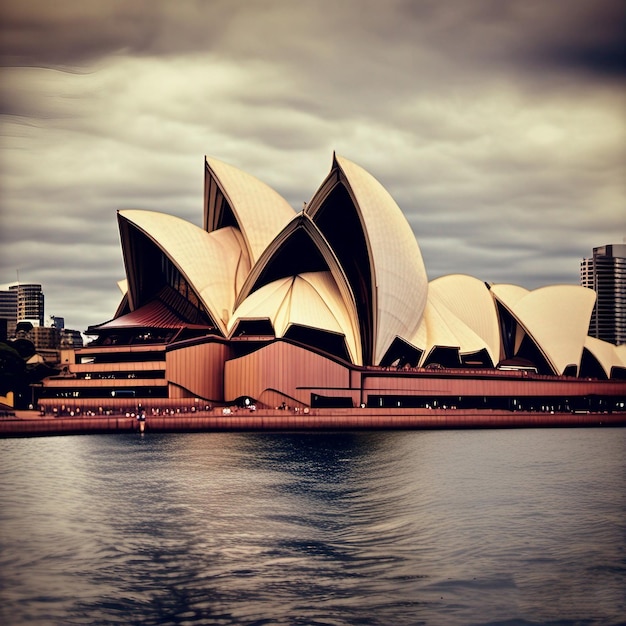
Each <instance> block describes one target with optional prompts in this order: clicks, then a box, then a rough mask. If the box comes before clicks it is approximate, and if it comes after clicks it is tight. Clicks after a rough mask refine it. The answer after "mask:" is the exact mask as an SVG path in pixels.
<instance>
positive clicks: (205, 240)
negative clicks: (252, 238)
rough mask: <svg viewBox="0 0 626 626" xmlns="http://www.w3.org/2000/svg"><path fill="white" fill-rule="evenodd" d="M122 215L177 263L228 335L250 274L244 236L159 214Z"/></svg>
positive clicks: (230, 230)
mask: <svg viewBox="0 0 626 626" xmlns="http://www.w3.org/2000/svg"><path fill="white" fill-rule="evenodd" d="M119 214H120V216H121V217H122V218H124V219H125V220H127V221H128V222H130V223H131V224H132V225H134V226H135V227H136V228H138V229H139V230H141V231H142V232H143V233H144V234H145V235H146V236H147V237H149V238H150V239H151V240H152V241H153V242H154V243H155V244H156V245H157V246H158V247H159V248H160V249H161V250H162V251H163V253H164V254H165V255H166V256H167V257H168V258H169V259H170V260H171V261H172V263H174V265H175V266H176V267H177V269H178V270H179V271H180V272H181V274H182V275H183V276H184V277H185V279H186V280H187V282H188V283H189V285H190V286H191V287H192V288H193V289H194V291H195V293H196V295H197V296H198V298H199V299H200V301H201V302H202V303H203V305H204V306H205V307H206V309H207V311H208V312H209V313H210V314H211V316H212V317H213V319H214V321H215V322H216V323H217V324H218V325H219V327H220V329H221V330H222V332H223V333H224V334H226V324H227V322H228V320H229V318H230V314H231V312H232V310H233V306H234V302H235V296H236V293H237V291H238V289H239V288H240V287H241V285H242V284H243V282H244V281H245V278H246V276H247V275H248V272H249V271H250V261H249V260H248V255H247V253H246V251H245V245H244V242H243V238H242V236H241V233H240V232H239V231H238V230H237V229H236V228H232V227H227V228H221V229H219V230H216V231H213V232H211V233H207V232H206V231H205V230H203V229H202V228H199V227H198V226H195V225H194V224H191V223H190V222H187V221H185V220H183V219H180V218H178V217H175V216H173V215H167V214H165V213H158V212H155V211H142V210H124V211H120V212H119Z"/></svg>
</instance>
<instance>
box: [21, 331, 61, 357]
mask: <svg viewBox="0 0 626 626" xmlns="http://www.w3.org/2000/svg"><path fill="white" fill-rule="evenodd" d="M28 338H29V339H30V340H31V341H32V342H33V344H34V345H35V350H37V352H39V351H41V350H58V349H59V347H60V345H61V331H60V330H59V329H58V328H54V326H34V327H33V329H32V330H31V331H30V332H29V333H28Z"/></svg>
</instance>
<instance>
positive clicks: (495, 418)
mask: <svg viewBox="0 0 626 626" xmlns="http://www.w3.org/2000/svg"><path fill="white" fill-rule="evenodd" d="M585 426H587V427H590V426H626V412H614V413H588V412H574V413H552V412H522V411H500V410H484V409H482V410H475V409H383V410H381V409H368V408H363V409H309V410H308V412H304V411H301V410H300V411H295V410H294V409H291V410H280V409H279V410H276V409H258V410H256V411H248V410H245V409H239V410H238V411H232V412H230V413H227V414H225V413H224V411H223V410H222V409H211V410H208V411H204V410H203V411H195V412H183V413H173V414H168V415H147V416H146V419H145V423H144V429H145V432H220V431H224V432H232V431H241V432H255V431H256V432H258V431H269V432H281V431H282V432H290V431H340V430H420V429H463V428H546V427H585ZM139 429H140V422H139V421H138V420H137V417H136V416H135V415H134V414H127V413H118V414H110V415H102V416H100V415H85V416H81V417H76V416H73V417H72V416H61V417H51V416H50V415H43V416H42V415H41V414H40V412H39V411H16V412H15V416H11V417H4V418H2V419H0V437H4V438H6V437H30V436H46V435H78V434H96V433H132V432H138V431H139Z"/></svg>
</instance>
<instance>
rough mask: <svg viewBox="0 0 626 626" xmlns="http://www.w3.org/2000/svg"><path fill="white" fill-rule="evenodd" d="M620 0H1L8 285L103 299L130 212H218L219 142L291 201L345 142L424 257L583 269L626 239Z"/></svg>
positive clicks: (528, 272)
mask: <svg viewBox="0 0 626 626" xmlns="http://www.w3.org/2000/svg"><path fill="white" fill-rule="evenodd" d="M624 6H625V5H624V3H623V1H622V0H569V1H568V2H566V3H561V2H545V0H509V1H501V0H451V1H448V2H440V1H438V0H423V1H420V0H414V1H411V0H386V1H385V2H380V0H328V1H326V0H317V1H308V0H300V1H298V2H294V1H290V0H256V1H254V0H205V1H200V0H197V1H180V2H167V1H165V0H145V1H144V0H120V1H112V0H108V1H107V2H102V1H99V0H94V1H91V0H61V1H59V0H57V1H55V2H54V3H51V2H48V1H47V0H40V1H37V0H0V7H1V15H0V32H1V37H0V56H1V65H2V67H1V69H0V74H1V75H0V115H1V118H0V119H1V127H0V130H1V143H0V220H1V221H0V246H1V253H0V264H1V270H2V272H1V273H0V283H9V282H14V281H15V279H16V270H18V269H19V276H20V280H21V281H22V282H37V283H42V285H43V288H44V292H45V294H46V312H47V313H48V314H54V315H60V316H64V317H65V318H66V325H68V326H69V327H72V328H78V329H80V330H84V329H86V328H87V326H89V325H92V324H98V323H100V322H103V321H105V320H107V319H110V318H111V317H112V315H113V313H114V311H115V309H116V307H117V304H118V302H119V299H120V293H119V291H118V289H117V286H116V282H117V281H118V280H119V279H121V278H123V277H124V269H123V264H122V258H121V249H120V246H119V237H118V232H117V221H116V211H117V210H118V209H123V208H146V209H152V210H159V211H165V212H167V213H171V214H174V215H178V216H180V217H183V218H185V219H188V220H189V221H191V222H193V223H195V224H198V225H199V224H201V221H202V186H203V159H204V155H205V154H207V155H210V156H213V157H215V158H218V159H220V160H222V161H226V162H228V163H231V164H233V165H235V166H237V167H239V168H241V169H243V170H245V171H247V172H249V173H251V174H254V175H255V176H257V177H258V178H260V179H261V180H263V181H265V182H266V183H268V184H269V185H270V186H272V187H273V188H274V189H276V190H277V191H278V192H279V193H280V194H281V195H283V196H284V197H285V198H286V199H287V200H288V201H289V202H290V203H291V204H292V206H293V207H294V209H296V210H300V209H301V207H302V203H303V202H304V201H308V200H309V199H310V197H311V196H312V194H313V193H314V192H315V190H316V189H317V187H318V186H319V184H320V183H321V182H322V180H323V179H324V177H325V176H326V174H327V173H328V171H329V169H330V166H331V158H332V152H333V150H336V151H337V152H338V153H339V154H341V155H342V156H345V157H346V158H348V159H350V160H352V161H355V162H356V163H358V164H359V165H361V166H363V167H364V168H365V169H367V170H368V171H370V172H371V173H372V174H373V175H374V176H375V177H376V178H377V179H378V180H379V181H380V182H381V183H382V184H383V185H384V186H385V187H386V188H387V189H388V191H389V192H390V193H391V195H392V196H393V197H394V198H395V200H396V201H397V203H398V204H399V206H400V207H401V208H402V210H403V211H404V213H405V215H406V216H407V219H408V220H409V222H410V224H411V226H412V228H413V231H414V233H415V236H416V238H417V241H418V243H419V245H420V248H421V250H422V253H423V256H424V261H425V264H426V270H427V272H428V276H429V278H431V279H432V278H436V277H437V276H440V275H443V274H448V273H457V272H459V273H467V274H471V275H473V276H476V277H477V278H480V279H482V280H486V281H493V282H512V283H515V284H519V285H522V286H524V287H527V288H536V287H539V286H542V285H548V284H557V283H578V270H579V261H580V259H581V258H582V257H583V256H587V255H589V254H590V253H591V249H592V248H593V247H594V246H599V245H603V244H607V243H621V242H622V241H623V240H624V237H625V236H626V204H625V202H624V200H625V195H626V170H625V163H626V160H625V156H626V154H625V149H626V118H625V111H626V89H625V86H626V82H625V78H626V71H625V70H626V67H625V58H624V45H625V41H624V30H623V28H624V19H625V17H626V15H625V14H624Z"/></svg>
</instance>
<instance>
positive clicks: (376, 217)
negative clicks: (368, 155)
mask: <svg viewBox="0 0 626 626" xmlns="http://www.w3.org/2000/svg"><path fill="white" fill-rule="evenodd" d="M341 187H342V188H343V189H344V190H345V192H346V193H347V195H348V196H349V198H350V201H349V202H348V201H346V200H345V199H344V200H342V201H335V199H336V197H337V196H339V195H340V194H341V193H343V192H342V191H340V188H341ZM305 211H306V213H307V214H309V215H310V216H311V218H312V219H313V221H314V222H315V223H316V224H317V225H318V227H319V228H320V230H321V231H322V233H323V235H324V236H325V237H326V239H327V240H328V241H329V243H330V244H331V247H332V248H333V250H334V251H335V253H336V254H337V257H338V259H339V262H340V263H341V264H342V267H343V269H344V271H345V272H346V275H347V277H348V280H349V281H350V285H351V287H352V289H353V292H354V294H355V298H356V299H357V306H359V307H360V308H359V318H360V321H361V335H362V340H363V342H364V346H363V352H364V360H365V362H371V363H372V364H378V363H380V362H381V360H382V358H383V356H384V355H385V353H386V351H387V349H388V348H389V346H390V345H391V344H392V342H393V341H394V339H395V338H396V337H412V336H413V335H414V334H415V332H416V330H417V328H418V326H419V324H420V321H421V318H422V313H423V311H424V307H425V306H426V298H427V292H428V278H427V276H426V269H425V267H424V262H423V260H422V254H421V251H420V249H419V246H418V244H417V241H416V239H415V236H414V235H413V231H412V230H411V227H410V225H409V223H408V222H407V220H406V218H405V217H404V215H403V213H402V211H401V210H400V208H399V207H398V205H397V204H396V202H395V201H394V199H393V198H392V197H391V196H390V195H389V193H388V192H387V190H386V189H385V188H384V187H383V186H382V185H381V184H380V183H379V182H378V181H377V180H376V179H375V178H374V177H373V176H372V175H371V174H370V173H369V172H367V171H365V170H364V169H363V168H361V167H360V166H358V165H356V164H354V163H352V162H351V161H349V160H348V159H345V158H343V157H339V156H336V155H335V157H334V159H333V167H332V170H331V172H330V174H329V175H328V177H327V178H326V180H325V181H324V183H322V185H321V187H320V188H319V189H318V191H317V192H316V194H315V195H314V196H313V198H312V199H311V202H310V203H309V204H308V205H307V207H306V209H305ZM346 213H349V215H346ZM342 227H344V230H343V231H342ZM350 229H352V230H350ZM357 230H358V231H359V232H356V231H357ZM355 241H359V242H360V241H362V248H359V249H357V250H356V251H355V248H354V245H355V244H354V242H355ZM351 246H352V247H351ZM355 252H356V253H357V254H356V255H355V254H354V253H355ZM355 257H356V258H357V259H358V260H357V261H356V262H354V267H351V263H352V262H353V258H355ZM361 260H362V261H363V262H364V263H365V264H366V265H367V267H363V266H362V263H361V262H360V261H361ZM357 266H358V267H357ZM359 283H368V284H366V285H364V286H363V287H360V286H359Z"/></svg>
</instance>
